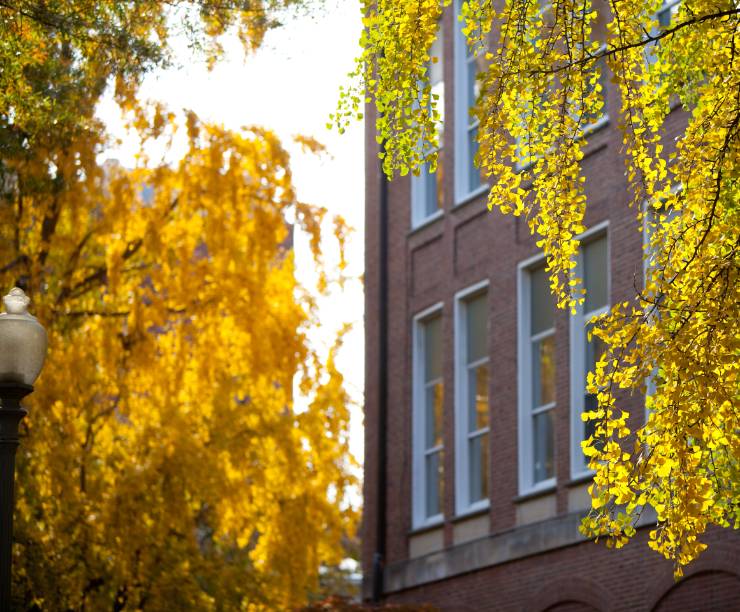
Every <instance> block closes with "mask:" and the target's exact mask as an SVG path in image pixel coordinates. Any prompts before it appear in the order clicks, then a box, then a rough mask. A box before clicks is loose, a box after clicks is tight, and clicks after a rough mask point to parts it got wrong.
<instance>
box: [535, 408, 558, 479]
mask: <svg viewBox="0 0 740 612" xmlns="http://www.w3.org/2000/svg"><path fill="white" fill-rule="evenodd" d="M554 413H555V411H554V410H547V411H546V412H540V413H539V414H536V415H534V482H535V483H538V482H541V481H543V480H547V479H548V478H552V477H553V476H554V474H555V465H554V461H553V459H554V446H555V445H554V439H553V438H554V435H553V414H554Z"/></svg>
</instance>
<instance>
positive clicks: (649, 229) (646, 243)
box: [642, 186, 681, 422]
mask: <svg viewBox="0 0 740 612" xmlns="http://www.w3.org/2000/svg"><path fill="white" fill-rule="evenodd" d="M680 190H681V187H680V186H679V187H676V189H675V191H677V192H678V191H680ZM678 214H679V213H678V211H677V210H676V209H675V208H665V207H664V206H662V207H661V208H658V209H656V208H654V207H653V206H651V205H650V203H649V202H646V203H645V216H644V217H643V234H642V236H643V252H644V255H643V261H642V263H643V266H642V271H643V277H644V281H645V282H644V287H645V292H646V293H647V285H648V281H649V279H650V277H651V275H653V274H655V273H656V272H657V273H659V271H658V270H656V269H655V266H656V262H655V256H656V252H655V251H654V250H653V247H652V245H651V244H650V242H651V240H652V237H653V233H654V232H655V228H656V226H657V225H660V224H669V223H671V222H672V221H673V220H674V219H675V218H676V217H677V216H678ZM666 246H668V245H666ZM648 297H649V299H651V301H653V302H654V303H655V304H659V303H660V302H661V301H662V299H663V296H662V295H661V294H658V295H655V294H651V295H649V296H648ZM647 308H648V311H649V312H650V311H652V314H651V319H654V318H655V317H657V316H659V313H658V310H657V309H653V306H652V304H649V305H648V306H647ZM659 376H660V373H659V371H658V370H657V369H656V370H655V371H654V372H653V373H652V375H651V376H650V377H649V378H648V380H647V383H646V393H645V395H646V402H645V421H646V422H647V419H648V417H649V408H648V402H647V397H649V396H651V395H653V394H655V391H656V390H657V384H658V381H659Z"/></svg>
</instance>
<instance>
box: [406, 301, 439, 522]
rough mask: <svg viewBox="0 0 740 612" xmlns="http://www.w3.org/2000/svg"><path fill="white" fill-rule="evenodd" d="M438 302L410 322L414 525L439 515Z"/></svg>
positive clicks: (437, 518)
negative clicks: (411, 338)
mask: <svg viewBox="0 0 740 612" xmlns="http://www.w3.org/2000/svg"><path fill="white" fill-rule="evenodd" d="M443 406H444V381H443V375H442V306H441V304H438V305H436V306H434V307H432V308H430V309H428V310H426V311H424V312H422V313H420V314H419V315H417V316H416V317H415V318H414V326H413V417H412V418H413V440H412V449H413V450H412V453H413V484H412V490H413V495H412V505H413V524H414V527H424V526H425V525H429V524H434V523H437V522H439V521H441V520H442V516H443V506H442V500H443V486H444V472H443V461H442V457H443V450H444V441H443V428H442V424H443Z"/></svg>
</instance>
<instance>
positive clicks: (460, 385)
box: [455, 280, 491, 516]
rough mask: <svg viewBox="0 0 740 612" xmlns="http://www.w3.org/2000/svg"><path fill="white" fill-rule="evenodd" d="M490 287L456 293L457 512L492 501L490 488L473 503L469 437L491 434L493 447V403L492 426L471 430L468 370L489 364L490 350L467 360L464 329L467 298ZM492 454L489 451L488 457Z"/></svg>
mask: <svg viewBox="0 0 740 612" xmlns="http://www.w3.org/2000/svg"><path fill="white" fill-rule="evenodd" d="M488 287H489V282H488V280H483V281H480V282H479V283H476V284H474V285H471V286H470V287H467V288H465V289H463V290H461V291H458V292H457V293H456V294H455V514H456V515H457V516H460V515H463V514H469V513H471V512H477V511H479V510H484V509H486V508H488V507H490V505H491V502H490V489H489V497H487V498H485V499H480V500H477V501H475V502H472V503H471V501H470V454H469V449H470V446H469V444H468V442H469V441H470V439H472V438H474V437H478V436H483V435H486V434H488V442H487V443H488V445H489V451H490V445H491V437H490V431H491V427H490V405H489V426H488V427H484V428H483V429H477V430H475V431H474V432H470V431H468V412H467V409H468V405H467V400H468V391H469V389H468V376H467V374H468V370H469V369H470V368H471V367H478V366H480V365H483V364H484V363H485V364H490V355H489V354H488V353H487V354H486V355H485V357H483V358H482V359H479V360H478V361H474V362H473V363H470V364H469V363H467V358H466V355H467V354H468V344H467V340H468V338H467V335H466V333H465V332H466V329H467V302H468V301H469V300H471V299H473V298H476V297H479V296H481V295H484V294H485V295H486V296H487V295H488ZM486 323H487V324H488V323H489V319H488V316H487V317H486ZM488 329H490V328H488ZM486 345H488V336H487V337H486ZM489 385H490V368H489ZM489 397H490V396H489ZM490 456H491V455H490V452H489V459H490Z"/></svg>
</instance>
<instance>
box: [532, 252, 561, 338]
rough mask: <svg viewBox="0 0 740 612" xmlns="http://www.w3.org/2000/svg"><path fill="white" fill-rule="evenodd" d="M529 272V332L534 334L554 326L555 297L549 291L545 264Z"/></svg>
mask: <svg viewBox="0 0 740 612" xmlns="http://www.w3.org/2000/svg"><path fill="white" fill-rule="evenodd" d="M529 274H530V287H531V300H532V304H531V307H530V310H531V312H532V315H531V316H532V320H531V330H530V333H531V334H532V335H533V336H534V335H535V334H538V333H540V332H543V331H545V330H547V329H551V328H552V327H554V326H555V316H554V315H555V299H554V298H553V296H552V294H551V293H550V279H549V278H548V276H547V272H545V266H540V267H539V268H536V269H534V270H532V271H531V272H530V273H529Z"/></svg>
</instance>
